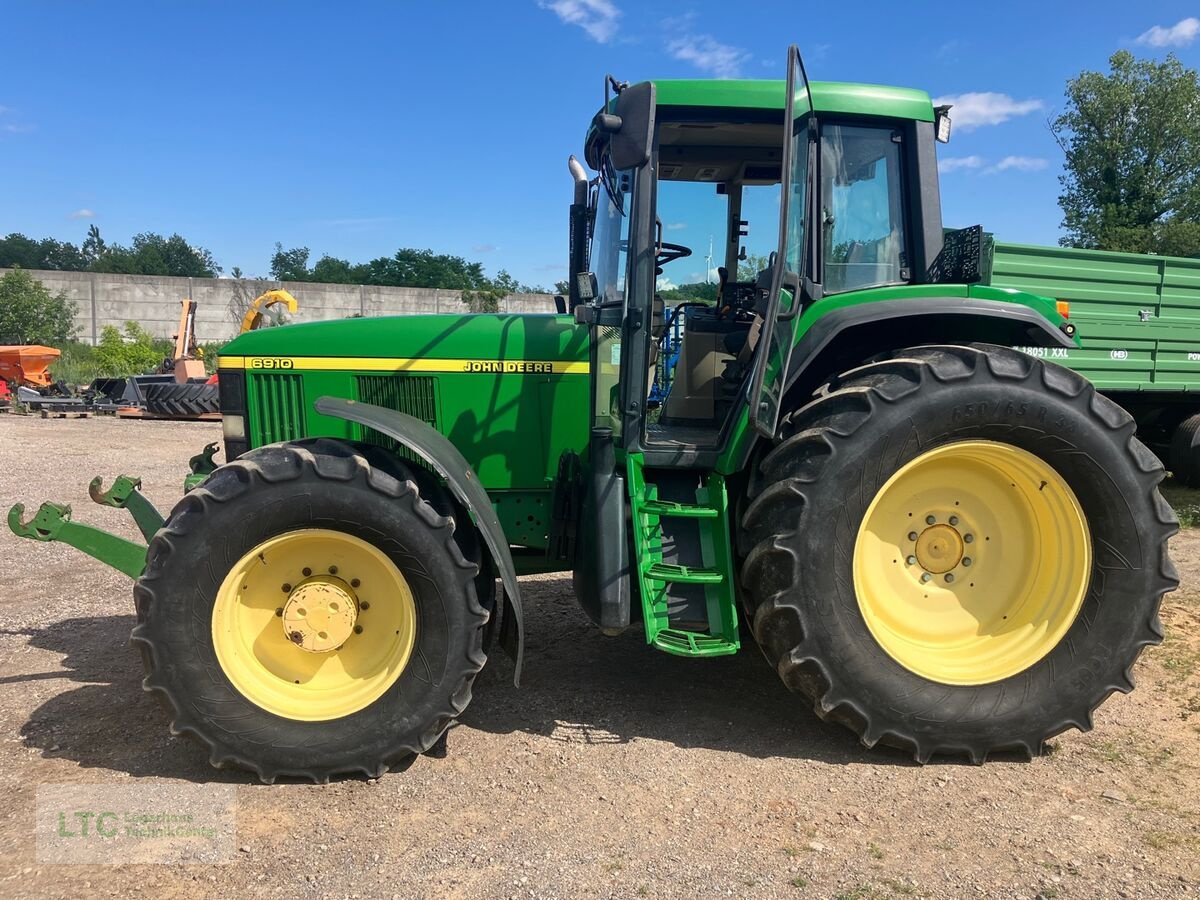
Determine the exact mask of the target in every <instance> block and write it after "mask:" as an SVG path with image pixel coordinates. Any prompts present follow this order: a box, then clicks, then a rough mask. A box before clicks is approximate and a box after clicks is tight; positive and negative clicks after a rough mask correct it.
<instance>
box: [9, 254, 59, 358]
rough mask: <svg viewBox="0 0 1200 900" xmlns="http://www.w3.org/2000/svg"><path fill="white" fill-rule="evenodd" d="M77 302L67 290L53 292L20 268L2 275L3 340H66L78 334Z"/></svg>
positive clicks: (29, 342)
mask: <svg viewBox="0 0 1200 900" xmlns="http://www.w3.org/2000/svg"><path fill="white" fill-rule="evenodd" d="M76 308H77V307H76V306H75V304H74V303H72V302H71V301H70V300H68V299H67V296H66V294H62V293H59V294H54V295H52V294H51V293H50V292H49V291H48V290H46V286H45V285H44V284H42V283H41V282H40V281H38V280H37V279H36V278H34V277H33V276H32V275H30V274H29V273H28V272H24V271H22V270H21V269H13V270H12V271H11V272H9V273H8V274H7V275H5V276H4V277H3V278H0V344H46V345H48V346H54V345H56V344H62V343H65V342H67V341H69V340H71V338H73V337H74V336H75V310H76Z"/></svg>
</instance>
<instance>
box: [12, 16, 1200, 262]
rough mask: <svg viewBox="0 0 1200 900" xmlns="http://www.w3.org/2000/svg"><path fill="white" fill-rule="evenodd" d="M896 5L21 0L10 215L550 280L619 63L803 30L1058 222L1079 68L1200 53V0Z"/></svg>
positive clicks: (773, 73)
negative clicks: (465, 263)
mask: <svg viewBox="0 0 1200 900" xmlns="http://www.w3.org/2000/svg"><path fill="white" fill-rule="evenodd" d="M900 6H901V5H900V4H897V3H895V2H894V0H893V2H878V3H876V2H866V0H860V2H857V3H853V4H849V3H847V4H830V3H822V4H811V3H804V4H802V3H796V2H787V3H776V2H759V3H753V4H750V3H742V4H736V5H731V4H729V3H717V2H696V3H689V4H679V3H667V2H655V0H642V2H637V3H635V2H633V0H542V2H538V0H503V2H501V0H495V2H474V3H472V2H440V3H439V2H434V0H428V2H421V3H417V2H401V0H396V2H390V3H368V2H343V3H340V4H333V3H321V4H317V3H302V2H291V3H257V2H250V0H247V2H237V3H234V2H223V3H216V2H213V3H205V2H199V0H194V2H188V3H183V2H175V3H170V2H158V3H132V2H120V0H112V2H106V3H99V2H95V3H76V4H69V3H58V2H50V0H39V2H32V0H30V2H23V0H6V2H5V4H4V12H5V15H4V19H3V21H4V25H5V29H4V30H5V33H6V37H7V39H6V41H5V50H4V53H3V55H0V173H2V176H3V182H2V185H3V187H2V190H0V233H8V232H10V231H21V232H24V233H25V234H28V235H30V236H34V237H41V236H46V235H51V236H54V237H58V238H61V239H67V240H72V241H75V242H79V241H80V240H82V238H83V236H84V233H85V232H86V229H87V226H88V225H89V224H92V223H95V224H97V225H98V226H99V227H100V229H101V232H102V234H104V236H105V237H106V238H108V239H109V240H115V241H121V242H124V241H128V239H129V237H130V236H131V235H132V234H133V233H135V232H138V231H160V232H166V233H170V232H172V231H179V232H180V233H182V234H183V235H185V236H186V237H187V238H188V239H189V240H191V241H193V242H194V243H198V244H200V245H203V246H205V247H208V248H209V249H210V250H212V251H213V253H214V254H215V256H216V257H217V260H218V261H219V262H220V263H221V264H222V265H223V266H224V267H225V269H226V271H228V270H229V269H230V268H231V267H233V266H239V267H241V269H243V270H244V271H246V272H248V273H251V274H266V271H267V268H268V260H269V257H270V254H271V251H272V247H273V245H274V243H275V242H276V241H280V242H282V243H283V244H284V246H287V247H290V246H298V245H303V246H308V247H310V248H311V249H312V251H313V260H314V261H315V259H316V258H317V257H319V256H320V255H321V254H322V253H330V254H333V255H335V256H342V257H348V258H350V259H352V260H356V261H357V260H363V259H367V258H370V257H374V256H379V255H383V254H388V253H391V252H394V250H395V249H396V248H397V247H401V246H409V247H431V248H433V249H434V250H436V251H438V252H449V253H456V254H460V255H463V256H465V257H467V258H468V259H474V260H479V261H481V262H483V263H484V265H485V267H486V268H487V270H488V271H489V272H490V273H495V272H496V271H497V270H498V269H500V268H507V269H508V270H509V271H510V272H511V273H512V274H514V275H515V276H517V277H518V278H519V279H521V280H522V281H526V282H533V283H542V284H551V283H552V282H553V281H555V280H556V279H558V278H561V277H563V275H564V274H565V259H566V220H567V204H568V203H569V200H570V190H571V189H570V180H569V177H568V175H567V170H566V158H567V155H568V154H569V153H572V152H575V153H578V152H579V149H580V143H581V141H582V137H583V133H584V130H585V128H586V126H587V123H588V121H589V120H590V117H591V115H592V113H593V112H594V111H595V110H596V108H597V107H598V106H599V104H600V102H601V100H602V90H603V84H602V80H603V76H604V74H605V72H612V73H614V74H615V75H617V76H618V77H620V78H621V79H625V80H630V81H637V80H642V79H645V78H654V77H663V78H683V77H750V78H779V77H783V74H784V60H785V53H786V50H787V44H788V43H790V42H793V41H794V42H796V43H798V44H799V45H800V47H801V50H802V51H803V53H804V55H805V58H806V61H807V65H808V71H809V75H810V77H811V78H813V79H819V80H844V81H866V82H877V83H884V84H900V85H905V86H910V87H919V88H922V89H925V90H928V91H929V92H930V93H931V94H933V95H934V96H935V97H954V98H958V99H957V101H956V102H957V108H956V110H955V113H954V114H953V115H954V118H955V134H954V139H953V141H952V142H951V144H950V145H949V146H947V147H942V148H940V153H941V158H942V160H943V163H942V165H943V167H944V169H945V170H946V171H945V172H944V175H943V182H942V191H943V202H944V207H945V220H946V223H947V224H948V225H958V226H961V225H970V224H975V223H977V222H978V223H982V224H983V225H984V226H985V227H987V228H988V229H989V230H991V231H994V232H995V233H996V234H997V235H998V236H999V237H1000V238H1001V239H1004V240H1012V241H1024V242H1029V243H1052V242H1054V241H1055V240H1056V239H1057V237H1058V234H1059V221H1060V214H1059V210H1058V206H1057V203H1056V198H1057V195H1058V190H1059V188H1058V182H1057V176H1058V174H1059V172H1060V170H1061V154H1060V153H1059V151H1058V148H1057V147H1056V146H1055V144H1054V141H1053V139H1052V138H1051V136H1050V133H1049V131H1048V130H1047V128H1046V119H1047V117H1049V116H1052V115H1053V114H1054V112H1055V110H1056V109H1058V108H1059V107H1060V106H1061V103H1062V95H1063V87H1064V84H1065V82H1066V80H1067V78H1069V77H1071V76H1073V75H1074V74H1076V73H1078V72H1079V71H1080V70H1081V69H1084V68H1090V69H1104V68H1106V61H1107V58H1108V56H1109V55H1110V54H1111V53H1112V52H1113V51H1115V50H1117V49H1119V48H1122V47H1124V48H1129V49H1132V50H1134V51H1135V52H1137V53H1139V54H1141V55H1148V56H1154V57H1161V56H1163V55H1165V53H1166V52H1168V51H1169V50H1174V51H1175V52H1176V53H1177V54H1178V55H1179V56H1180V58H1181V59H1182V60H1183V62H1184V63H1185V64H1186V65H1190V66H1196V65H1197V64H1200V40H1198V37H1200V21H1198V20H1197V19H1196V18H1193V17H1194V16H1197V15H1200V6H1198V5H1196V4H1190V5H1189V4H1185V3H1139V4H1129V3H1113V2H1107V0H1097V2H1093V3H1089V4H1087V5H1086V12H1084V11H1083V8H1077V5H1076V4H1066V3H1047V2H1045V0H1042V2H1040V3H1024V2H1012V3H1007V4H1003V5H996V4H969V3H962V2H956V3H921V4H905V5H904V7H905V9H906V15H904V16H902V17H900V16H897V10H898V9H899V8H900ZM1155 29H1158V30H1155ZM21 35H26V36H27V38H21V37H20V36H21ZM703 243H706V241H703ZM705 250H706V248H702V247H699V246H697V247H696V251H697V255H698V256H700V257H702V256H703V255H704V252H705Z"/></svg>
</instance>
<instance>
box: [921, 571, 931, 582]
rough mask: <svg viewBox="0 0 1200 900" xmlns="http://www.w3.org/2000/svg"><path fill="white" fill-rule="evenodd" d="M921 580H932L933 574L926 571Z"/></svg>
mask: <svg viewBox="0 0 1200 900" xmlns="http://www.w3.org/2000/svg"><path fill="white" fill-rule="evenodd" d="M921 580H922V581H932V580H933V576H932V575H930V574H929V573H928V572H926V573H925V574H924V575H922V576H921Z"/></svg>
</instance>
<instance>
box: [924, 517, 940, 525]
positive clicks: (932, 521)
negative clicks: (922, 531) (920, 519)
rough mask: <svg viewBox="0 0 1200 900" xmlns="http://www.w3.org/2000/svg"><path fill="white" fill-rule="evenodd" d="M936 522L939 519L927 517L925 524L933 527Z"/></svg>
mask: <svg viewBox="0 0 1200 900" xmlns="http://www.w3.org/2000/svg"><path fill="white" fill-rule="evenodd" d="M936 521H937V519H936V518H934V517H933V516H926V517H925V524H926V525H932V524H933V523H934V522H936Z"/></svg>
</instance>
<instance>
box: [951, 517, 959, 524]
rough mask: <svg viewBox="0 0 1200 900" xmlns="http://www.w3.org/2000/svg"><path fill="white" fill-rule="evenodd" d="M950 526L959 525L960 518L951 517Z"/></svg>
mask: <svg viewBox="0 0 1200 900" xmlns="http://www.w3.org/2000/svg"><path fill="white" fill-rule="evenodd" d="M950 524H951V525H957V524H958V516H951V517H950Z"/></svg>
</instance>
